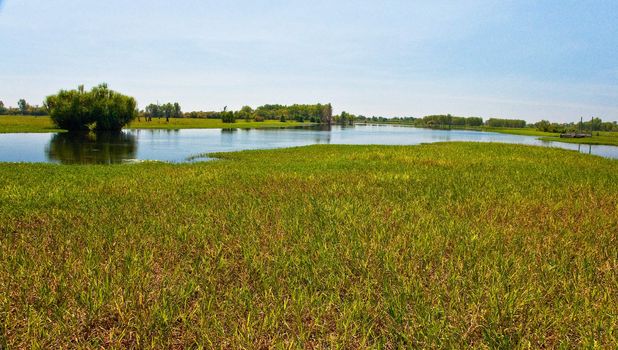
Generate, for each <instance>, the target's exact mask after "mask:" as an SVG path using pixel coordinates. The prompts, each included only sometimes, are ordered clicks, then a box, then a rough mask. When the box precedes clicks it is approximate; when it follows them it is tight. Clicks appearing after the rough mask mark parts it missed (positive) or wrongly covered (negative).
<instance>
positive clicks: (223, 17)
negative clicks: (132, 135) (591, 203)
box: [0, 0, 618, 121]
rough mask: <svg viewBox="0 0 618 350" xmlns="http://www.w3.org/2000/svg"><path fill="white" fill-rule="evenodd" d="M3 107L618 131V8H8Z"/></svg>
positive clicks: (189, 4)
mask: <svg viewBox="0 0 618 350" xmlns="http://www.w3.org/2000/svg"><path fill="white" fill-rule="evenodd" d="M0 48H1V53H0V100H3V101H4V102H5V104H8V105H13V106H14V105H16V104H17V100H18V99H19V98H22V97H23V98H25V99H26V100H28V101H29V102H30V103H33V104H37V103H41V101H42V100H43V99H44V97H45V96H46V95H49V94H51V93H55V92H56V91H57V90H58V89H60V88H74V87H76V86H77V85H79V84H85V85H86V86H87V87H89V86H91V85H94V84H97V83H99V82H107V83H108V84H109V85H110V87H111V88H112V89H114V90H118V91H120V92H123V93H126V94H129V95H132V96H135V97H136V98H137V100H138V102H139V104H140V106H141V107H143V106H145V105H146V104H148V103H151V102H156V101H161V102H163V101H178V102H180V103H181V105H182V106H183V109H184V110H195V109H198V110H199V109H201V110H219V109H222V108H223V106H226V105H227V106H229V107H232V108H239V107H241V106H242V105H244V104H248V105H252V106H256V105H261V104H265V103H282V104H291V103H315V102H323V103H326V102H332V103H333V106H334V108H335V112H339V111H341V110H346V111H348V112H352V113H357V114H364V115H368V116H371V115H385V116H392V115H405V116H422V115H426V114H437V113H451V114H455V115H476V116H482V117H485V118H487V117H492V116H498V117H510V118H523V119H526V120H528V121H536V120H539V119H541V118H543V119H550V120H555V121H573V120H577V119H579V117H580V116H583V117H585V118H589V117H590V116H593V115H594V116H598V117H601V118H603V119H604V120H618V2H617V1H616V0H612V1H604V0H597V1H570V0H562V1H524V0H522V1H508V0H507V1H489V0H478V1H439V0H438V1H410V0H408V1H388V0H387V1H381V2H378V1H364V0H360V1H345V0H338V1H332V0H331V1H322V0H313V1H295V0H286V1H255V0H254V1H189V0H177V1H157V0H151V1H142V0H131V1H126V0H125V1H118V0H106V1H93V0H91V1H84V0H81V1H78V0H58V1H29V0H5V1H3V2H2V1H1V0H0Z"/></svg>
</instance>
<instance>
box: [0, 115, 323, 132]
mask: <svg viewBox="0 0 618 350" xmlns="http://www.w3.org/2000/svg"><path fill="white" fill-rule="evenodd" d="M302 125H311V124H310V123H299V122H295V121H288V122H280V121H278V120H266V121H264V122H254V121H250V122H246V121H244V120H238V121H236V123H223V122H222V121H221V119H197V118H180V119H170V121H169V123H166V122H165V119H164V118H162V119H158V118H154V119H153V120H152V121H151V122H145V121H144V119H143V118H142V119H141V121H134V122H133V123H131V124H130V125H129V126H128V127H127V128H128V129H168V130H175V129H214V128H217V129H218V128H239V129H246V128H283V127H293V126H302ZM59 131H65V130H62V129H58V128H56V127H55V126H54V124H53V123H52V121H51V119H50V118H49V117H48V116H40V117H33V116H22V115H10V116H0V133H22V132H59Z"/></svg>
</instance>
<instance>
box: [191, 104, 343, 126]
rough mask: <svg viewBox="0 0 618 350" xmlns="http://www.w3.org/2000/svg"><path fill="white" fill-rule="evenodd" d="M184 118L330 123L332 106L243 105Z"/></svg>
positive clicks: (194, 113) (198, 112) (197, 113)
mask: <svg viewBox="0 0 618 350" xmlns="http://www.w3.org/2000/svg"><path fill="white" fill-rule="evenodd" d="M180 117H185V118H211V119H221V120H222V121H223V122H224V123H235V122H236V120H239V119H240V120H245V121H250V120H254V121H256V122H262V121H264V120H279V121H282V122H285V121H288V120H293V121H297V122H301V123H302V122H312V123H326V124H330V123H332V121H333V108H332V106H331V105H330V103H329V104H320V103H318V104H294V105H290V106H286V105H279V104H266V105H263V106H259V107H257V108H255V109H253V108H252V107H250V106H243V107H242V108H241V109H239V110H237V111H232V110H229V111H228V110H227V107H224V108H223V111H193V112H186V113H183V114H182V115H181V116H180Z"/></svg>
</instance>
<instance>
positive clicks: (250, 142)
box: [0, 125, 618, 164]
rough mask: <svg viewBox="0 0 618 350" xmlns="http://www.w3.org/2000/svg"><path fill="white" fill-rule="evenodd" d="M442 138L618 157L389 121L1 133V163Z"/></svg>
mask: <svg viewBox="0 0 618 350" xmlns="http://www.w3.org/2000/svg"><path fill="white" fill-rule="evenodd" d="M441 141H478V142H504V143H519V144H526V145H538V146H547V147H560V148H565V149H570V150H575V151H580V152H582V153H589V154H594V155H599V156H603V157H608V158H616V159H618V147H614V146H589V145H577V144H567V143H559V142H543V141H539V140H538V139H536V138H535V137H532V136H520V135H508V134H498V133H489V132H478V131H467V130H450V131H449V130H431V129H419V128H410V127H401V126H391V125H356V126H353V127H341V126H333V127H332V128H330V129H326V128H319V127H316V128H288V129H249V130H245V129H185V130H131V131H124V132H122V133H120V134H99V135H94V134H90V135H78V136H76V135H70V134H67V133H58V134H51V133H49V134H0V161H1V162H51V163H63V164H73V163H99V164H111V163H124V162H133V161H140V160H159V161H168V162H187V161H201V160H207V159H209V158H208V157H207V156H206V154H207V153H211V152H221V151H239V150H246V149H260V148H262V149H263V148H281V147H293V146H305V145H311V144H379V145H416V144H419V143H430V142H441Z"/></svg>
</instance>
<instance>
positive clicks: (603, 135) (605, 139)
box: [386, 123, 618, 146]
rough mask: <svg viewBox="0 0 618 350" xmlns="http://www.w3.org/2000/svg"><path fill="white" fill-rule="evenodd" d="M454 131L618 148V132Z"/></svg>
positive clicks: (483, 129)
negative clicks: (567, 134)
mask: <svg viewBox="0 0 618 350" xmlns="http://www.w3.org/2000/svg"><path fill="white" fill-rule="evenodd" d="M386 124H391V125H404V126H410V127H413V125H411V124H402V123H386ZM452 129H458V130H474V131H485V132H498V133H502V134H512V135H525V136H538V137H539V139H541V140H543V141H553V142H565V143H579V144H586V145H609V146H618V132H606V131H601V132H596V131H595V132H594V133H593V136H592V137H585V138H580V139H576V138H573V139H568V138H560V134H559V133H553V132H544V131H539V130H537V129H535V128H491V127H486V126H480V127H452Z"/></svg>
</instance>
